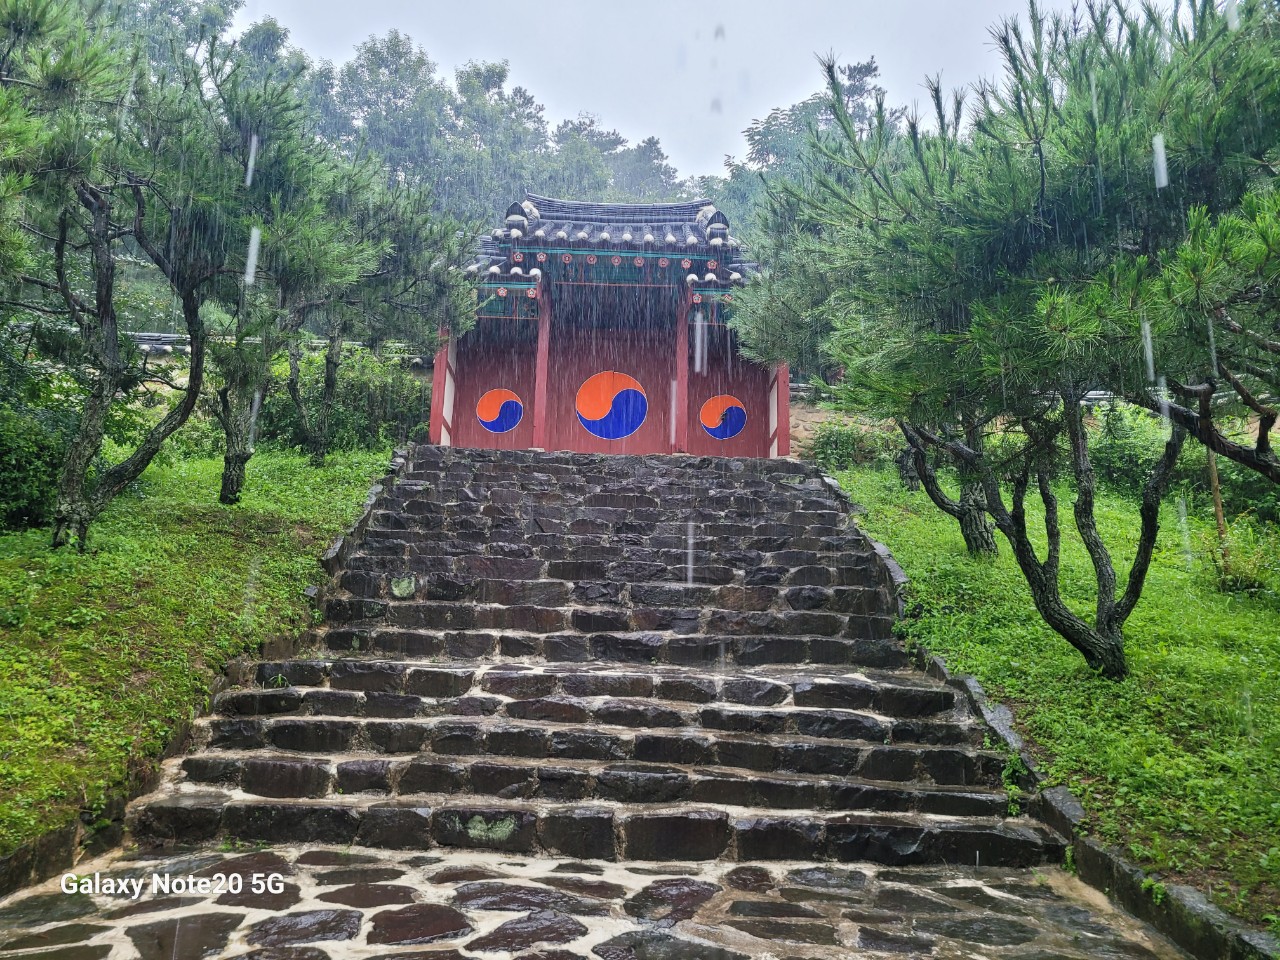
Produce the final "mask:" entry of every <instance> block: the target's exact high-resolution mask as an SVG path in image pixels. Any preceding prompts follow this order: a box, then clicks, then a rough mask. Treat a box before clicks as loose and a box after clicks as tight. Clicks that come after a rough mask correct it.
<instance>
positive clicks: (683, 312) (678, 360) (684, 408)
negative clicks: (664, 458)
mask: <svg viewBox="0 0 1280 960" xmlns="http://www.w3.org/2000/svg"><path fill="white" fill-rule="evenodd" d="M689 306H690V302H689V293H688V291H687V290H686V291H685V294H684V296H682V297H681V298H680V306H678V307H677V308H676V343H675V348H676V349H675V370H674V371H673V374H674V376H673V377H672V379H673V380H674V381H675V390H673V391H672V401H671V416H672V417H673V418H674V425H673V429H672V431H671V436H672V447H673V449H672V451H671V452H672V453H688V452H689Z"/></svg>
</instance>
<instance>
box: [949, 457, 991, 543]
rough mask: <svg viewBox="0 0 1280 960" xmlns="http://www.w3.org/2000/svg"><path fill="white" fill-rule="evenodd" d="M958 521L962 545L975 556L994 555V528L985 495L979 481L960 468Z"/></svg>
mask: <svg viewBox="0 0 1280 960" xmlns="http://www.w3.org/2000/svg"><path fill="white" fill-rule="evenodd" d="M956 519H957V520H959V521H960V535H961V536H963V537H964V545H965V547H966V548H967V549H968V551H969V553H970V554H972V555H973V556H975V557H994V556H995V555H996V554H997V552H998V548H997V547H996V530H995V526H994V525H993V524H992V523H991V518H990V517H989V516H988V515H987V497H986V494H985V493H984V492H983V490H982V483H981V481H979V480H977V479H976V478H975V477H973V476H971V475H970V474H969V471H967V470H962V472H961V477H960V503H959V511H958V515H957V517H956Z"/></svg>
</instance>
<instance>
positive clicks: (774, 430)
mask: <svg viewBox="0 0 1280 960" xmlns="http://www.w3.org/2000/svg"><path fill="white" fill-rule="evenodd" d="M790 455H791V370H790V368H789V367H788V366H787V365H786V364H785V363H780V364H778V365H777V366H776V367H774V368H773V376H772V377H770V378H769V456H770V457H788V456H790Z"/></svg>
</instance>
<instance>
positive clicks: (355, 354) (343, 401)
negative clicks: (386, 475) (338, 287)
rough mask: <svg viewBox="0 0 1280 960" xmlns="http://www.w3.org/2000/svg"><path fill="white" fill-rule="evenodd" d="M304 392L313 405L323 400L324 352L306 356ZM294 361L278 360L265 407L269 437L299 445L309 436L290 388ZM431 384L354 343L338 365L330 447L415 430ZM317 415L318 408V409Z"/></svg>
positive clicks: (368, 444) (264, 430)
mask: <svg viewBox="0 0 1280 960" xmlns="http://www.w3.org/2000/svg"><path fill="white" fill-rule="evenodd" d="M301 375H302V376H301V379H302V395H303V397H304V398H305V399H306V400H307V401H308V404H309V407H308V409H309V410H311V411H314V409H315V407H316V406H318V404H319V398H320V392H321V389H322V387H323V385H324V354H323V353H313V354H308V355H306V356H305V357H303V361H302V367H301ZM287 377H288V365H287V364H286V363H284V362H283V361H282V362H280V363H278V364H277V365H276V368H275V370H274V371H273V375H272V380H273V383H274V385H275V386H274V389H273V390H272V392H271V394H270V396H268V397H267V401H266V403H265V404H264V405H263V408H262V419H261V422H260V425H259V437H260V438H261V440H262V441H263V442H267V443H274V444H277V445H280V446H284V447H299V446H302V445H303V443H304V442H305V437H304V436H303V434H302V430H301V427H300V424H299V421H298V414H297V411H296V410H295V408H294V405H293V400H292V399H291V398H290V396H289V394H288V392H287V391H286V390H285V387H284V384H285V380H286V378H287ZM430 400H431V390H430V386H429V384H428V383H427V382H426V381H425V380H422V379H420V378H418V377H416V376H414V374H413V372H412V371H411V370H409V368H408V366H407V365H406V364H404V363H402V362H401V361H400V360H398V359H383V358H381V357H378V356H376V355H375V354H373V353H371V352H370V351H368V350H365V349H363V348H355V349H351V348H349V349H348V350H347V351H346V352H345V353H344V355H343V359H342V366H341V367H339V368H338V392H337V396H336V397H335V399H334V404H333V410H332V412H331V413H330V415H329V449H330V450H360V449H364V450H371V449H375V448H377V447H381V446H383V445H385V444H386V443H387V442H388V441H391V442H398V441H401V440H403V439H404V438H405V437H407V436H409V435H410V434H411V433H412V432H413V430H414V428H415V427H417V426H418V425H419V424H421V423H423V422H424V421H425V420H426V419H427V413H428V406H429V404H430ZM313 415H314V413H313Z"/></svg>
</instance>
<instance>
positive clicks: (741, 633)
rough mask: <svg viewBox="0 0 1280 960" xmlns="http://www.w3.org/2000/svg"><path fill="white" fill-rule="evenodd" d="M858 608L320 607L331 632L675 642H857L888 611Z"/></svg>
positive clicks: (878, 600) (339, 600) (347, 600)
mask: <svg viewBox="0 0 1280 960" xmlns="http://www.w3.org/2000/svg"><path fill="white" fill-rule="evenodd" d="M534 582H535V583H538V584H545V583H546V581H534ZM513 592H514V591H513ZM530 592H535V591H530ZM548 593H550V591H549V590H548ZM861 605H862V606H864V607H870V608H871V609H870V611H869V612H868V613H854V614H848V613H836V612H833V611H832V609H831V608H830V607H828V608H826V609H820V610H815V609H801V610H795V609H791V608H788V609H784V610H724V609H718V608H715V607H706V608H702V609H699V608H697V607H684V608H670V607H649V606H643V607H626V608H619V607H600V606H596V607H582V606H571V605H568V604H565V605H556V606H542V605H538V604H518V605H508V604H503V603H479V602H471V603H457V602H454V601H443V600H418V601H413V600H401V601H396V600H384V599H373V598H367V597H334V598H331V599H330V600H328V601H327V602H326V603H325V619H326V621H327V622H329V623H331V624H334V625H342V624H348V623H357V622H358V623H362V624H368V623H371V622H374V621H380V622H383V623H385V624H386V625H388V626H391V627H398V628H401V629H408V630H515V631H520V632H524V633H538V634H548V633H562V632H566V631H576V632H578V633H584V634H595V633H602V632H609V633H635V632H644V631H659V632H670V633H673V634H678V635H693V634H700V635H712V636H724V635H733V636H738V637H748V636H780V637H813V636H817V637H843V638H847V639H857V638H859V637H862V636H865V635H866V634H867V633H868V632H869V626H870V622H872V621H874V620H875V619H876V616H877V615H878V614H880V611H881V610H883V608H884V607H886V606H888V601H887V599H886V598H885V597H883V596H877V595H876V593H875V592H874V591H870V592H868V593H867V594H865V595H864V598H863V603H862V604H861ZM886 619H887V617H886ZM886 626H888V624H886Z"/></svg>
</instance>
